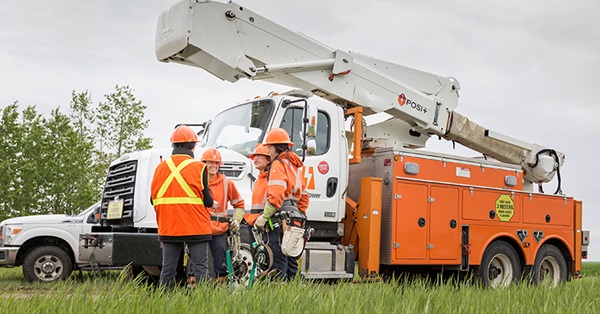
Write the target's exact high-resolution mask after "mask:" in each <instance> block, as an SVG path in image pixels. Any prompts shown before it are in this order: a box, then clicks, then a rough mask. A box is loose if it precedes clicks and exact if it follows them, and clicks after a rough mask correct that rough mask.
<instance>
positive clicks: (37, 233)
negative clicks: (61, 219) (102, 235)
mask: <svg viewBox="0 0 600 314" xmlns="http://www.w3.org/2000/svg"><path fill="white" fill-rule="evenodd" d="M38 238H56V239H59V240H62V241H63V242H66V243H67V244H68V245H69V247H70V249H71V251H72V252H73V255H74V256H73V261H74V262H75V263H79V256H78V255H79V254H77V252H78V251H79V250H78V248H79V239H76V238H75V236H74V235H72V234H71V233H69V232H67V231H65V230H61V229H58V228H51V227H41V228H34V229H29V230H24V231H22V232H21V233H19V235H18V237H16V239H15V240H17V241H16V242H14V243H12V244H13V245H19V246H21V247H25V246H27V245H26V244H27V243H28V242H30V241H32V240H35V239H38ZM23 253H25V252H22V251H21V249H19V253H18V256H21V255H22V254H23Z"/></svg>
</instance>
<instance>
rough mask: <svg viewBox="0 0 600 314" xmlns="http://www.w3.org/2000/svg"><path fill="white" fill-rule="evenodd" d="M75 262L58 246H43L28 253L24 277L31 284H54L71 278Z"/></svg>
mask: <svg viewBox="0 0 600 314" xmlns="http://www.w3.org/2000/svg"><path fill="white" fill-rule="evenodd" d="M72 270H73V262H72V261H71V257H69V254H67V252H65V251H64V250H63V249H61V248H59V247H57V246H42V247H38V248H35V249H33V250H31V251H29V252H28V253H27V255H26V256H25V259H24V260H23V275H25V279H27V281H29V282H34V281H41V282H52V281H56V280H63V279H66V278H67V277H69V275H70V274H71V271H72Z"/></svg>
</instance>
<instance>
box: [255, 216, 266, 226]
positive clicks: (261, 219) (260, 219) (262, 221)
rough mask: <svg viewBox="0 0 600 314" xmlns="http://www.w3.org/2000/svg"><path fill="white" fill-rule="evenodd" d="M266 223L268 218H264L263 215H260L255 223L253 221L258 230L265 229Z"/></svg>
mask: <svg viewBox="0 0 600 314" xmlns="http://www.w3.org/2000/svg"><path fill="white" fill-rule="evenodd" d="M267 221H269V218H265V215H260V216H258V218H256V221H254V226H255V227H256V228H259V229H265V225H266V224H267Z"/></svg>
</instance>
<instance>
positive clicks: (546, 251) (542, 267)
mask: <svg viewBox="0 0 600 314" xmlns="http://www.w3.org/2000/svg"><path fill="white" fill-rule="evenodd" d="M531 278H532V280H533V283H535V284H538V285H539V284H547V285H549V286H551V287H556V286H558V285H559V284H562V283H565V282H567V280H568V272H567V262H566V261H565V257H564V256H563V254H562V252H561V251H560V250H559V249H558V248H557V247H556V246H554V245H552V244H544V245H542V247H541V248H540V250H539V251H538V253H537V255H536V257H535V263H534V264H533V269H532V276H531Z"/></svg>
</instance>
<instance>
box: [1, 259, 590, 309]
mask: <svg viewBox="0 0 600 314" xmlns="http://www.w3.org/2000/svg"><path fill="white" fill-rule="evenodd" d="M583 274H584V276H583V278H580V279H575V280H572V281H571V282H569V283H567V284H565V285H561V286H559V287H557V288H549V287H545V286H533V285H529V284H521V285H514V286H511V287H508V288H505V289H500V290H490V289H487V288H484V287H480V286H479V285H473V284H471V283H469V282H467V281H459V282H455V281H446V282H442V283H431V282H429V281H425V280H420V279H416V280H409V281H406V282H399V281H396V280H394V281H391V282H383V281H379V282H372V283H339V284H323V283H310V282H303V281H301V280H296V281H292V282H290V283H287V284H276V283H270V284H269V283H264V282H261V283H257V284H256V285H255V286H254V287H253V288H252V289H249V290H248V289H245V288H238V289H234V288H231V287H228V286H223V287H215V286H212V285H205V286H199V287H198V288H196V289H194V290H191V291H189V290H186V289H183V288H181V289H175V290H174V291H164V290H162V289H156V288H153V287H151V286H148V285H146V284H142V283H141V282H140V281H139V280H137V281H131V280H127V279H125V277H124V276H123V275H121V274H120V273H119V272H107V273H102V275H98V274H93V273H89V274H82V275H79V276H77V275H76V276H73V277H72V278H70V279H69V280H66V281H63V282H58V283H54V284H30V283H27V282H26V281H25V280H24V279H23V278H22V274H21V273H20V269H19V268H15V269H0V310H3V312H4V313H11V314H12V313H31V312H33V313H40V312H43V313H278V314H279V313H282V314H283V313H315V314H320V313H598V312H600V263H593V264H592V263H586V264H584V268H583Z"/></svg>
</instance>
